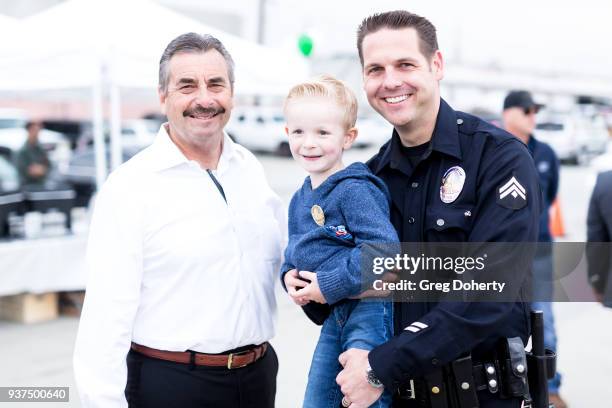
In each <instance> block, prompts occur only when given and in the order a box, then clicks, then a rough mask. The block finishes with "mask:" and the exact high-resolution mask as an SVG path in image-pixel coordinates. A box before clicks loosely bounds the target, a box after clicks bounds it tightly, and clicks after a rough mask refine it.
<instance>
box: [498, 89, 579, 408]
mask: <svg viewBox="0 0 612 408" xmlns="http://www.w3.org/2000/svg"><path fill="white" fill-rule="evenodd" d="M543 107H544V105H542V104H538V103H535V102H534V100H533V97H532V96H531V93H529V92H527V91H522V90H519V91H511V92H510V93H508V95H507V96H506V98H505V99H504V109H503V113H502V116H503V124H504V128H505V129H506V130H507V131H508V132H510V133H512V134H513V135H514V136H516V137H517V138H518V139H519V140H520V141H521V142H523V143H525V145H526V146H527V148H528V149H529V152H530V153H531V156H532V157H533V160H534V162H535V165H536V169H537V170H538V180H539V182H540V190H541V192H542V204H543V205H542V213H541V214H540V228H539V231H540V232H539V234H538V242H539V243H540V244H539V245H538V249H537V251H536V256H535V258H534V260H533V288H534V291H533V299H534V300H535V302H533V303H532V308H533V309H534V310H541V311H543V312H544V347H546V348H547V349H549V350H552V351H554V352H555V353H556V352H557V332H556V330H555V319H554V313H553V309H552V303H551V302H550V301H551V300H552V299H553V289H554V285H553V282H554V266H553V265H554V263H553V253H552V244H551V242H552V236H551V234H550V228H549V221H550V220H549V215H548V214H549V211H550V207H551V205H552V203H553V202H554V201H555V199H556V198H557V190H558V189H559V167H560V166H559V159H558V158H557V155H556V154H555V152H554V151H553V149H552V148H551V147H550V146H549V145H548V144H546V143H544V142H541V141H539V140H537V139H536V138H535V137H534V136H533V131H534V129H535V126H536V115H537V113H538V111H539V110H540V109H542V108H543ZM560 387H561V374H560V373H559V371H557V372H556V373H555V377H554V378H553V379H551V380H549V382H548V392H549V398H550V402H551V403H554V404H555V407H556V408H565V407H567V404H566V403H565V401H563V399H562V398H561V397H560V395H559V388H560Z"/></svg>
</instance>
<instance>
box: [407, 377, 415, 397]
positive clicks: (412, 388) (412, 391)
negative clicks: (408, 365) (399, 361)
mask: <svg viewBox="0 0 612 408" xmlns="http://www.w3.org/2000/svg"><path fill="white" fill-rule="evenodd" d="M408 384H410V387H409V388H406V391H407V392H408V395H406V399H411V400H413V399H416V391H415V389H414V380H410V382H409V383H408Z"/></svg>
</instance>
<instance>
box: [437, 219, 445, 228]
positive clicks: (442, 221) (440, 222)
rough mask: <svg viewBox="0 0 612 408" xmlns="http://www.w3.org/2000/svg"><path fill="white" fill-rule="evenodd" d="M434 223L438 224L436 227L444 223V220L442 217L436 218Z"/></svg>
mask: <svg viewBox="0 0 612 408" xmlns="http://www.w3.org/2000/svg"><path fill="white" fill-rule="evenodd" d="M436 224H437V225H438V227H441V226H443V225H444V220H443V219H442V218H438V220H437V221H436Z"/></svg>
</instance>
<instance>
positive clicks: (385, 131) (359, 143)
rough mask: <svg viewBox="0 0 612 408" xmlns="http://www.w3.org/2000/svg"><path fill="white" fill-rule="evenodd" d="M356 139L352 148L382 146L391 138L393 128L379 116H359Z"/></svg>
mask: <svg viewBox="0 0 612 408" xmlns="http://www.w3.org/2000/svg"><path fill="white" fill-rule="evenodd" d="M355 126H356V127H357V131H358V133H357V139H355V143H354V144H353V146H355V147H358V148H359V147H370V146H378V147H380V146H382V145H383V144H384V143H385V142H386V141H387V140H389V139H390V138H391V132H392V131H393V126H392V125H391V124H389V122H387V121H386V120H385V119H383V118H382V117H380V116H379V115H370V116H359V117H358V118H357V123H356V125H355Z"/></svg>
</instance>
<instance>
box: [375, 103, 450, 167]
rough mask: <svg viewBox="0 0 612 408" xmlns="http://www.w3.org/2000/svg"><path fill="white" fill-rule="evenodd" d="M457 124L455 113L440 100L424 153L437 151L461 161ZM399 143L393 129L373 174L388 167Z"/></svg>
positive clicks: (395, 155)
mask: <svg viewBox="0 0 612 408" xmlns="http://www.w3.org/2000/svg"><path fill="white" fill-rule="evenodd" d="M458 126H460V124H459V123H457V113H456V112H455V111H454V110H453V108H451V107H450V106H449V105H448V104H447V103H446V101H445V100H444V99H442V98H440V110H439V111H438V117H437V118H436V126H435V127H434V132H433V135H432V137H431V143H430V148H429V150H428V152H427V153H426V154H427V155H429V154H430V153H431V151H437V152H440V153H444V154H446V155H449V156H452V157H455V158H457V159H459V160H461V146H460V144H459V129H458ZM398 143H401V141H400V138H399V134H398V133H397V130H395V129H393V135H392V137H391V140H389V142H387V144H386V145H385V146H383V148H382V149H381V150H382V155H381V158H380V161H379V162H378V165H377V167H376V171H375V173H379V172H380V171H381V170H382V169H383V168H384V167H385V166H388V165H389V163H390V162H391V159H392V158H393V157H397V154H396V152H395V150H396V149H398V148H399V145H398Z"/></svg>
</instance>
